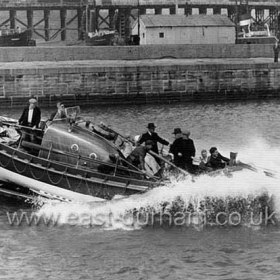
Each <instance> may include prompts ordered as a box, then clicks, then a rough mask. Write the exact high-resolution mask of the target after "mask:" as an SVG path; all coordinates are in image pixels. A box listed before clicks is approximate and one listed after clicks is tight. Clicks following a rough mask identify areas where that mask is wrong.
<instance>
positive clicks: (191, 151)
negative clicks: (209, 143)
mask: <svg viewBox="0 0 280 280" xmlns="http://www.w3.org/2000/svg"><path fill="white" fill-rule="evenodd" d="M184 144H185V145H184V156H185V157H186V160H187V161H188V162H192V161H193V159H192V157H194V156H195V147H194V143H193V140H192V139H184Z"/></svg>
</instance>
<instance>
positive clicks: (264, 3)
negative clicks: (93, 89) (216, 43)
mask: <svg viewBox="0 0 280 280" xmlns="http://www.w3.org/2000/svg"><path fill="white" fill-rule="evenodd" d="M37 11H40V12H41V13H40V14H41V17H40V18H38V17H34V13H36V12H37ZM54 11H56V12H58V15H59V16H58V18H59V19H58V20H59V21H58V22H59V24H58V25H57V26H55V27H51V14H52V13H53V12H54ZM69 11H71V13H69ZM3 12H5V13H6V14H7V18H5V19H4V20H3V21H2V22H0V28H1V27H3V26H4V25H9V27H10V28H11V29H15V28H16V25H17V24H20V25H21V26H23V27H25V28H27V29H29V30H31V32H32V33H33V34H36V35H37V36H38V37H41V38H42V39H44V40H45V41H50V40H53V39H55V38H56V37H57V36H60V39H61V40H62V41H64V40H66V37H67V31H68V30H73V29H75V30H76V31H77V34H78V38H77V39H79V40H82V39H83V38H84V34H85V32H87V31H95V30H99V29H100V28H109V29H115V30H118V32H119V33H120V35H121V36H122V37H123V38H125V39H127V38H128V37H129V35H130V28H131V23H132V22H133V21H134V20H136V19H137V17H138V16H139V15H143V14H146V13H152V14H185V15H191V14H226V15H227V16H228V17H230V18H231V20H232V21H233V22H235V23H236V24H237V23H238V17H239V15H240V14H244V13H250V14H251V16H252V18H253V20H254V22H255V24H256V25H264V24H265V23H266V24H268V26H269V27H270V29H271V30H275V33H277V34H278V30H280V28H279V22H280V16H279V14H280V0H271V1H269V0H260V1H258V0H252V1H251V0H1V1H0V15H1V13H3ZM19 12H20V14H21V16H18V14H19ZM22 12H24V13H25V16H22ZM69 15H70V16H69ZM73 24H74V28H73ZM70 26H71V27H70Z"/></svg>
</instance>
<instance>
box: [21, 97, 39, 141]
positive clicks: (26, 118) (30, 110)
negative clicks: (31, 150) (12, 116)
mask: <svg viewBox="0 0 280 280" xmlns="http://www.w3.org/2000/svg"><path fill="white" fill-rule="evenodd" d="M40 121H41V110H40V108H39V107H37V100H36V99H35V98H30V99H29V106H28V107H26V108H24V110H23V112H22V114H21V117H20V118H19V120H18V124H19V125H22V126H26V127H30V128H32V129H27V128H22V130H21V131H22V139H23V140H25V141H29V142H33V143H37V139H36V132H35V131H33V130H35V129H36V128H38V127H39V124H40Z"/></svg>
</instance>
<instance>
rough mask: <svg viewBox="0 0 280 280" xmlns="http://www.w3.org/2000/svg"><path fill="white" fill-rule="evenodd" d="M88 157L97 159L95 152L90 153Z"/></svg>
mask: <svg viewBox="0 0 280 280" xmlns="http://www.w3.org/2000/svg"><path fill="white" fill-rule="evenodd" d="M89 158H91V159H97V154H96V153H90V154H89Z"/></svg>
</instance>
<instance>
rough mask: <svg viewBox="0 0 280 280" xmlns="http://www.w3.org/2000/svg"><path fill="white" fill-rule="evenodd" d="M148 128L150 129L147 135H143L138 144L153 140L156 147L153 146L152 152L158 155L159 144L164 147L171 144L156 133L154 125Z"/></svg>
mask: <svg viewBox="0 0 280 280" xmlns="http://www.w3.org/2000/svg"><path fill="white" fill-rule="evenodd" d="M147 128H148V131H147V132H146V133H144V134H142V136H141V138H140V140H139V141H138V142H139V144H142V143H144V142H146V141H147V140H152V141H153V143H154V145H153V147H152V149H151V151H153V152H155V153H156V154H158V145H157V143H158V142H159V143H161V144H162V145H169V142H168V141H166V140H165V139H163V138H161V137H159V136H158V134H157V133H156V132H155V129H156V126H155V124H154V123H149V124H148V126H147Z"/></svg>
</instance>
